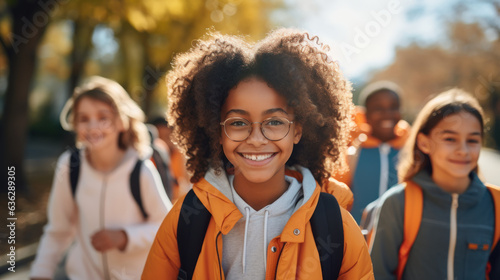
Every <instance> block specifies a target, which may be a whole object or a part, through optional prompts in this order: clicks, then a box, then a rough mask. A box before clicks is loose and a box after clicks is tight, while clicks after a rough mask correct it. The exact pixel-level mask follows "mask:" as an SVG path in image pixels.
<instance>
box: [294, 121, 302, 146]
mask: <svg viewBox="0 0 500 280" xmlns="http://www.w3.org/2000/svg"><path fill="white" fill-rule="evenodd" d="M293 131H294V132H293V133H294V134H293V143H294V144H298V143H299V141H300V138H302V125H300V124H296V125H295V129H294V130H293Z"/></svg>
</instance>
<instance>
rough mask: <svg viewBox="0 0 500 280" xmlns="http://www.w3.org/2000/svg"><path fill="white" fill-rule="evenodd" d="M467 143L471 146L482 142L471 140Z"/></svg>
mask: <svg viewBox="0 0 500 280" xmlns="http://www.w3.org/2000/svg"><path fill="white" fill-rule="evenodd" d="M467 143H471V144H479V143H480V141H479V140H477V139H469V140H467Z"/></svg>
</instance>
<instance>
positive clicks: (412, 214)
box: [396, 181, 500, 280]
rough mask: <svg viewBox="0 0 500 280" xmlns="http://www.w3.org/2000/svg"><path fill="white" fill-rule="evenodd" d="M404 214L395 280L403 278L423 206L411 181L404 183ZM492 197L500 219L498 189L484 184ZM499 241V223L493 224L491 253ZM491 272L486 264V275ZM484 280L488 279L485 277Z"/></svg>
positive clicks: (418, 189)
mask: <svg viewBox="0 0 500 280" xmlns="http://www.w3.org/2000/svg"><path fill="white" fill-rule="evenodd" d="M405 184H406V186H405V209H404V211H405V213H404V237H403V243H402V244H401V247H399V262H398V268H397V270H396V275H397V277H398V278H397V279H398V280H400V279H402V277H403V271H404V269H405V266H406V262H407V261H408V255H409V254H410V250H411V247H412V246H413V243H414V242H415V239H416V238H417V234H418V230H419V228H420V223H421V222H422V210H423V205H424V203H423V202H424V198H423V194H422V189H421V188H420V187H419V186H418V185H417V184H415V183H414V182H412V181H408V182H406V183H405ZM485 185H486V187H487V188H488V190H489V191H490V193H491V196H492V197H493V204H494V207H495V217H500V188H499V187H497V186H494V185H491V184H485ZM499 239H500V223H497V222H495V232H494V236H493V244H492V246H491V252H492V251H493V249H494V248H495V246H496V245H497V243H498V241H499ZM490 270H491V265H490V263H488V265H487V268H486V274H488V273H489V271H490ZM486 279H489V277H488V275H486Z"/></svg>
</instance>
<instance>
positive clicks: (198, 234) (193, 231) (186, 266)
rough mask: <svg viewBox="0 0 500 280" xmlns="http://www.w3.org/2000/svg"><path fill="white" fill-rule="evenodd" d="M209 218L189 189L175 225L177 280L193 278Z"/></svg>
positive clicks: (209, 215)
mask: <svg viewBox="0 0 500 280" xmlns="http://www.w3.org/2000/svg"><path fill="white" fill-rule="evenodd" d="M211 217H212V215H211V214H210V212H209V211H208V210H207V208H205V206H204V205H203V203H201V201H200V199H199V198H198V197H197V196H196V194H195V193H194V191H193V190H192V189H191V190H190V191H189V192H188V193H187V195H186V197H185V198H184V202H183V203H182V207H181V212H180V214H179V221H178V225H177V246H178V247H179V257H180V260H181V267H180V268H179V275H178V277H177V279H179V280H181V279H182V280H185V279H191V278H193V272H194V268H195V267H196V262H198V256H199V255H200V252H201V247H202V245H203V240H204V239H205V234H206V232H207V228H208V224H209V223H210V219H211Z"/></svg>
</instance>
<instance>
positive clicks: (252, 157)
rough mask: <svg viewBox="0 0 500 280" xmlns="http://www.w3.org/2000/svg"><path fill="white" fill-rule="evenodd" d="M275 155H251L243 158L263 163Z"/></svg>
mask: <svg viewBox="0 0 500 280" xmlns="http://www.w3.org/2000/svg"><path fill="white" fill-rule="evenodd" d="M272 156H273V154H264V155H249V154H243V157H244V158H246V159H250V160H254V161H263V160H266V159H268V158H270V157H272Z"/></svg>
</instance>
